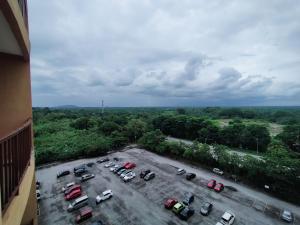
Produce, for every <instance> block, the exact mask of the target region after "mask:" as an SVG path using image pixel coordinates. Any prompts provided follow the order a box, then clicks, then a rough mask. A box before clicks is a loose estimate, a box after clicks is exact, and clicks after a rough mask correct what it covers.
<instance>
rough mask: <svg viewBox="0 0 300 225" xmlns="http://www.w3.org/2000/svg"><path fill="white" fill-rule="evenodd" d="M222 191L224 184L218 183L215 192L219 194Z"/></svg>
mask: <svg viewBox="0 0 300 225" xmlns="http://www.w3.org/2000/svg"><path fill="white" fill-rule="evenodd" d="M223 189H224V184H222V183H218V184H217V185H216V186H215V188H214V190H215V191H216V192H221V191H222V190H223Z"/></svg>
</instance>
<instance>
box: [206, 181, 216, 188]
mask: <svg viewBox="0 0 300 225" xmlns="http://www.w3.org/2000/svg"><path fill="white" fill-rule="evenodd" d="M216 183H217V182H216V180H210V181H209V182H208V183H207V187H208V188H211V189H213V188H214V187H215V186H216Z"/></svg>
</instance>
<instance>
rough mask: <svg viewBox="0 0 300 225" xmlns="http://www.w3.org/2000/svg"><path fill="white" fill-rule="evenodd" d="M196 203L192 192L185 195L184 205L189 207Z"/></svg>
mask: <svg viewBox="0 0 300 225" xmlns="http://www.w3.org/2000/svg"><path fill="white" fill-rule="evenodd" d="M193 201H194V195H193V193H191V192H186V193H185V194H184V199H183V201H182V202H183V204H185V205H189V204H191V203H192V202H193Z"/></svg>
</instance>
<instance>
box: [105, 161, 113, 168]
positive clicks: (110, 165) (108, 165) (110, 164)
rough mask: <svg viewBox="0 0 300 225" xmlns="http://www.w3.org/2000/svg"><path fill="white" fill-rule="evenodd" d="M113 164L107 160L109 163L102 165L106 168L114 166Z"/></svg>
mask: <svg viewBox="0 0 300 225" xmlns="http://www.w3.org/2000/svg"><path fill="white" fill-rule="evenodd" d="M114 165H115V164H114V163H113V162H109V163H106V164H105V165H104V167H105V168H108V167H112V166H114Z"/></svg>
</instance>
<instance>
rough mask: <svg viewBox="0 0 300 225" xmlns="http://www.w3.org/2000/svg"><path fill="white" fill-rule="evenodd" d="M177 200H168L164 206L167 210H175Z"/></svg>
mask: <svg viewBox="0 0 300 225" xmlns="http://www.w3.org/2000/svg"><path fill="white" fill-rule="evenodd" d="M177 202H178V201H177V199H176V198H168V199H167V200H166V201H165V202H164V206H165V208H166V209H171V208H173V206H174V205H175V204H176V203H177Z"/></svg>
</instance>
